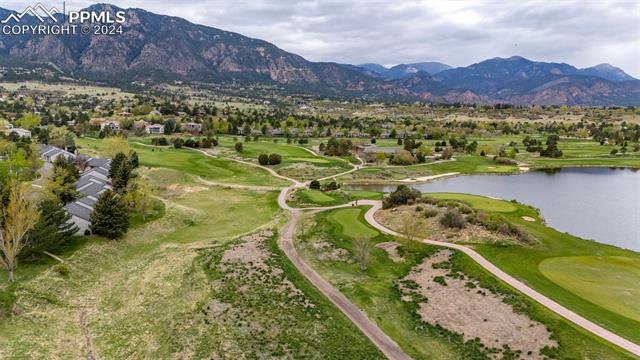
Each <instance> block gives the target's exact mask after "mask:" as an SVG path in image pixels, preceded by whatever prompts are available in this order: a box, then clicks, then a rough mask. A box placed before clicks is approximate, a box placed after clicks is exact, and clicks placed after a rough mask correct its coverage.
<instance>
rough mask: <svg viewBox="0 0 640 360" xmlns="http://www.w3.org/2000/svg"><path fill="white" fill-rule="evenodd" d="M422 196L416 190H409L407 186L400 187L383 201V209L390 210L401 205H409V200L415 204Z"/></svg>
mask: <svg viewBox="0 0 640 360" xmlns="http://www.w3.org/2000/svg"><path fill="white" fill-rule="evenodd" d="M421 195H422V194H421V193H420V191H418V190H416V189H412V188H409V187H407V186H406V185H400V186H398V188H397V189H396V190H395V191H394V192H392V193H391V194H389V196H387V197H385V198H384V199H382V207H383V208H384V209H388V208H392V207H396V206H399V205H406V204H408V203H409V200H411V201H412V202H415V200H416V199H418V198H420V196H421Z"/></svg>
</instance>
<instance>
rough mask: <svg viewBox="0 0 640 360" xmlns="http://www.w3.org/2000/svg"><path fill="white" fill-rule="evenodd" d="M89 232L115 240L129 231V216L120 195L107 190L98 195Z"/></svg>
mask: <svg viewBox="0 0 640 360" xmlns="http://www.w3.org/2000/svg"><path fill="white" fill-rule="evenodd" d="M90 228H91V231H92V232H93V233H94V234H97V235H102V236H104V237H106V238H109V239H117V238H119V237H121V236H122V235H124V234H125V233H126V232H127V230H128V229H129V214H128V212H127V206H126V204H125V203H124V201H123V200H122V198H121V195H120V194H118V193H116V192H114V191H112V190H107V191H105V192H103V193H102V195H100V198H99V199H98V202H96V205H95V207H94V209H93V212H92V213H91V227H90Z"/></svg>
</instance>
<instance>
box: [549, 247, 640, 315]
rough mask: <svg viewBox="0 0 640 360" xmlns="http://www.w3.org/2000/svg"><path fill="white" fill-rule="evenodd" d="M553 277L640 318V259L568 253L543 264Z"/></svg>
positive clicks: (589, 297)
mask: <svg viewBox="0 0 640 360" xmlns="http://www.w3.org/2000/svg"><path fill="white" fill-rule="evenodd" d="M539 268H540V271H541V272H542V273H543V274H544V276H546V277H547V278H548V279H549V280H551V281H553V282H554V283H556V284H558V285H560V286H562V287H563V288H565V289H567V290H569V291H571V292H572V293H574V294H576V295H578V296H580V297H582V298H584V299H586V300H588V301H590V302H592V303H594V304H596V305H599V306H601V307H603V308H605V309H607V310H610V311H613V312H615V313H618V314H620V315H622V316H626V317H628V318H630V319H633V320H636V321H640V259H633V258H629V257H623V256H567V257H556V258H551V259H546V260H544V261H542V262H541V263H540V265H539Z"/></svg>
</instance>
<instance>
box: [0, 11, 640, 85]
mask: <svg viewBox="0 0 640 360" xmlns="http://www.w3.org/2000/svg"><path fill="white" fill-rule="evenodd" d="M91 3H92V2H91V1H84V0H70V1H67V7H68V8H76V9H77V8H80V7H84V6H87V5H90V4H91ZM25 5H26V4H25V2H24V0H20V1H17V0H3V4H2V7H5V8H13V9H21V8H23V7H24V6H25ZM115 5H118V6H120V7H139V8H143V9H146V10H149V11H152V12H156V13H159V14H168V15H174V16H180V17H183V18H186V19H187V20H189V21H192V22H195V23H201V24H205V25H210V26H213V27H217V28H220V29H224V30H229V31H235V32H238V33H241V34H243V35H247V36H251V37H255V38H260V39H264V40H267V41H269V42H272V43H274V44H276V45H277V46H279V47H280V48H282V49H284V50H287V51H290V52H294V53H297V54H300V55H302V56H304V57H305V58H307V59H309V60H312V61H336V62H343V63H363V62H377V63H383V64H396V63H401V62H416V61H442V62H445V63H448V64H450V65H453V66H466V65H469V64H471V63H474V62H478V61H481V60H484V59H487V58H491V57H495V56H502V57H508V56H511V55H521V56H524V57H527V58H531V59H533V60H540V61H557V62H566V63H570V64H572V65H575V66H578V67H587V66H592V65H596V64H599V63H603V62H607V63H611V64H613V65H616V66H619V67H621V68H623V69H624V70H625V71H627V72H628V73H630V74H631V75H634V76H636V77H638V78H640V1H637V0H626V1H624V0H623V1H606V0H601V1H597V0H585V1H577V0H563V1H550V0H548V1H544V0H524V1H518V0H513V1H501V0H467V1H448V0H436V1H404V0H396V1H379V0H374V1H366V0H354V1H339V0H329V1H288V0H272V1H265V0H253V1H249V0H241V1H233V0H215V1H208V0H193V1H189V0H164V1H156V0H117V1H115Z"/></svg>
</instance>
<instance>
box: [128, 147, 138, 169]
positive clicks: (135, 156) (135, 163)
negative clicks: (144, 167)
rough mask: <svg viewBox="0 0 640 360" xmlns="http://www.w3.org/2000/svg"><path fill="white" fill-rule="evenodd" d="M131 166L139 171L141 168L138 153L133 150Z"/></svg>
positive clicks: (130, 155) (130, 160)
mask: <svg viewBox="0 0 640 360" xmlns="http://www.w3.org/2000/svg"><path fill="white" fill-rule="evenodd" d="M129 165H131V168H132V169H137V168H138V166H140V160H139V159H138V153H137V152H135V151H133V150H131V152H130V153H129Z"/></svg>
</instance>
